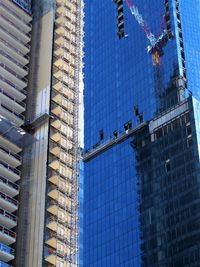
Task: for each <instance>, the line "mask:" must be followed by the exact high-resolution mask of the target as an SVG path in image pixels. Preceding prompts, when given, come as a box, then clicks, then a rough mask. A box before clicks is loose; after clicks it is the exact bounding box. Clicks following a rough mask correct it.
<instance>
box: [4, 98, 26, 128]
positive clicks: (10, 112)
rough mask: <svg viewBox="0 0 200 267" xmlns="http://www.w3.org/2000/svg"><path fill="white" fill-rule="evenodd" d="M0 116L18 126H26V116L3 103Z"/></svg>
mask: <svg viewBox="0 0 200 267" xmlns="http://www.w3.org/2000/svg"><path fill="white" fill-rule="evenodd" d="M0 114H1V115H2V116H4V117H5V118H6V119H7V120H10V121H11V122H13V123H14V124H16V125H17V126H21V125H22V124H24V116H23V115H21V114H20V113H18V112H16V111H15V110H14V109H13V108H12V107H10V106H8V105H6V104H4V103H3V102H0Z"/></svg>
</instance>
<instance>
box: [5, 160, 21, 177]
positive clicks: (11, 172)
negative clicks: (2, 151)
mask: <svg viewBox="0 0 200 267" xmlns="http://www.w3.org/2000/svg"><path fill="white" fill-rule="evenodd" d="M0 175H1V176H3V177H5V178H6V179H9V180H10V181H12V182H16V181H18V180H19V179H20V175H21V172H20V171H19V170H17V169H16V168H13V167H11V166H10V165H9V164H7V163H6V162H4V161H2V160H0Z"/></svg>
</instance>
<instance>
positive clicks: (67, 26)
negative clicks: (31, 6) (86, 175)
mask: <svg viewBox="0 0 200 267" xmlns="http://www.w3.org/2000/svg"><path fill="white" fill-rule="evenodd" d="M82 10H83V6H82V0H70V1H69V0H57V1H56V12H55V27H54V49H53V69H52V75H53V78H52V94H51V115H52V117H51V120H50V141H49V142H50V144H49V164H48V166H49V175H48V193H47V194H48V205H47V214H48V219H47V223H46V240H45V244H46V249H47V253H45V264H47V266H63V267H76V266H78V256H77V253H78V244H77V240H78V228H77V224H78V170H79V143H78V110H79V76H80V71H81V67H82V53H81V47H82V30H81V26H82Z"/></svg>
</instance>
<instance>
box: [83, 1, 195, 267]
mask: <svg viewBox="0 0 200 267" xmlns="http://www.w3.org/2000/svg"><path fill="white" fill-rule="evenodd" d="M126 2H127V4H128V5H129V7H130V8H131V10H130V8H129V7H128V5H126ZM134 4H135V6H133V5H132V4H131V2H130V1H122V0H115V1H107V0H101V1H97V0H93V1H91V0H85V133H84V138H85V154H84V162H85V166H84V227H83V233H84V234H83V261H82V262H81V263H82V265H83V266H84V267H85V266H87V267H122V266H123V267H142V266H144V267H179V266H180V267H183V266H188V267H189V266H190V267H191V266H192V267H193V266H200V253H199V251H200V246H199V238H200V228H199V225H200V212H199V204H200V186H199V177H200V173H199V159H200V154H199V142H200V140H199V134H200V132H199V127H200V124H199V119H200V117H199V116H200V114H199V108H200V106H199V101H198V98H199V81H200V80H199V65H200V53H199V43H200V42H199V41H200V40H199V39H200V33H199V31H198V29H199V26H200V17H199V11H200V3H199V1H197V0H195V1H193V2H192V4H191V3H189V2H188V1H183V0H165V1H164V0H161V1H157V0H151V1H148V0H135V1H134ZM137 8H138V9H137ZM131 11H132V13H134V14H131ZM137 11H138V12H139V13H140V14H141V15H142V20H141V16H139V14H138V13H137ZM133 15H134V16H133ZM137 20H138V21H139V22H140V24H139V23H138V21H137ZM144 22H145V23H144ZM150 33H153V36H154V37H155V39H156V40H157V41H158V42H157V43H156V44H154V45H153V46H152V43H151V42H149V41H150V37H151V35H150ZM162 34H163V37H162ZM159 37H162V38H161V40H160V41H159Z"/></svg>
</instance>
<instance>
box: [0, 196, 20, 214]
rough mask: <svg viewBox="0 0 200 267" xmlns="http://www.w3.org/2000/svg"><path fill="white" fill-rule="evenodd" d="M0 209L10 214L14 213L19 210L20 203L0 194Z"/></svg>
mask: <svg viewBox="0 0 200 267" xmlns="http://www.w3.org/2000/svg"><path fill="white" fill-rule="evenodd" d="M0 207H1V208H3V209H4V210H7V211H9V212H14V211H16V210H17V209H18V201H17V200H16V199H14V198H12V197H10V196H8V195H6V194H4V193H2V192H0Z"/></svg>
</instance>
